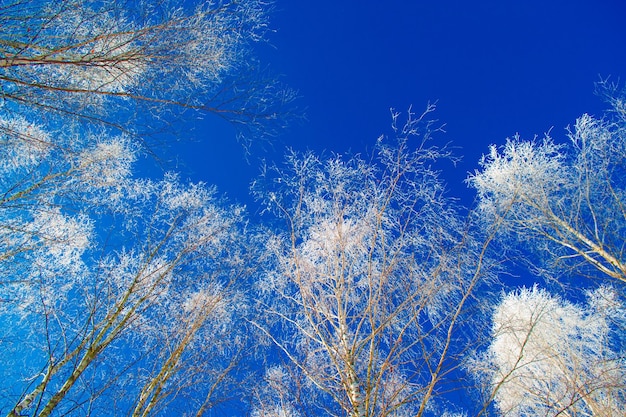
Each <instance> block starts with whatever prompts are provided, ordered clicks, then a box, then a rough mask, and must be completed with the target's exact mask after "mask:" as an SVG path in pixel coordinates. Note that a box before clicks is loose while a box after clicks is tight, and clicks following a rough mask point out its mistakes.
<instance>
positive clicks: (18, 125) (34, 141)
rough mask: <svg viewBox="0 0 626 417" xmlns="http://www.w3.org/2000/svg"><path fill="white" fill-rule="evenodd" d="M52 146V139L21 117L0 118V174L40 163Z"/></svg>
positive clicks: (3, 174)
mask: <svg viewBox="0 0 626 417" xmlns="http://www.w3.org/2000/svg"><path fill="white" fill-rule="evenodd" d="M52 146H53V144H52V138H51V136H50V134H48V132H46V131H45V130H44V129H43V128H42V127H41V126H38V125H36V124H34V123H30V122H28V121H27V120H26V119H24V118H23V117H19V116H17V117H13V118H9V119H6V118H3V117H1V116H0V173H1V174H2V176H3V177H4V176H5V175H7V174H9V173H11V172H13V171H16V170H19V169H28V168H31V167H33V166H34V165H36V164H38V163H41V162H42V161H43V160H44V159H45V158H46V156H47V155H48V153H49V152H50V148H51V147H52Z"/></svg>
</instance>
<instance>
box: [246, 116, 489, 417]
mask: <svg viewBox="0 0 626 417" xmlns="http://www.w3.org/2000/svg"><path fill="white" fill-rule="evenodd" d="M433 109H434V106H429V107H428V109H427V110H426V112H425V113H424V114H423V115H422V116H420V117H415V115H414V114H412V113H410V112H409V117H408V121H407V122H406V124H405V125H404V126H397V125H396V122H397V119H398V114H397V113H394V114H393V118H394V130H395V131H396V134H397V136H398V139H397V142H396V143H391V144H389V143H388V141H387V139H385V138H381V139H380V140H379V142H378V144H377V148H376V153H375V155H374V156H373V157H372V159H371V160H364V159H362V158H360V157H358V156H354V157H351V158H343V157H340V156H335V157H331V158H328V159H321V158H318V157H316V156H314V155H313V154H310V153H307V154H304V155H298V154H295V153H294V154H291V155H290V156H289V157H288V162H287V168H279V167H277V168H276V169H274V170H273V171H268V173H267V179H268V183H269V184H270V185H269V187H271V188H269V190H270V191H268V188H267V187H268V186H265V185H262V186H260V188H259V195H260V196H261V198H263V199H264V200H265V202H266V203H267V205H268V210H272V211H273V212H274V213H276V214H277V215H278V216H279V218H280V219H283V220H284V221H285V222H286V224H287V227H286V233H284V232H281V231H278V232H276V233H270V234H269V235H268V236H267V237H266V241H267V253H268V255H269V258H268V259H267V260H266V261H265V262H266V264H267V267H266V272H265V274H264V276H263V277H262V279H261V280H260V281H259V283H258V293H259V295H258V297H257V298H258V299H259V300H260V305H259V308H260V309H261V310H262V311H265V312H266V313H265V316H266V317H262V318H259V319H258V320H257V321H255V322H254V324H255V325H256V326H257V327H258V328H259V329H260V330H261V333H262V335H264V338H265V339H267V340H268V341H271V342H273V344H274V346H275V348H276V349H277V350H278V351H279V356H280V357H281V358H282V360H280V361H274V362H270V363H269V364H268V368H267V372H266V383H267V386H266V388H265V389H262V390H260V392H259V395H258V404H257V407H256V410H255V413H256V415H259V416H283V415H322V414H324V415H350V416H354V417H357V416H359V417H360V416H374V415H376V416H388V415H412V416H415V415H417V416H420V415H423V414H425V413H427V412H429V411H433V410H434V408H435V407H436V405H435V403H434V401H433V398H434V397H436V396H437V394H438V392H439V391H440V390H443V391H445V390H446V389H449V388H450V386H448V385H446V381H447V379H448V378H449V377H450V375H451V374H453V373H454V372H455V369H456V368H457V367H458V366H459V362H457V359H458V357H457V355H460V354H461V353H462V352H463V350H464V349H466V348H467V346H468V345H469V343H470V342H469V341H468V340H465V339H464V334H463V332H462V331H461V329H463V328H464V326H465V325H466V323H464V320H466V319H467V316H466V315H465V313H466V309H467V308H468V306H469V305H470V304H472V298H471V297H472V294H473V291H474V290H475V288H476V286H477V285H478V283H479V282H480V278H481V277H482V276H483V273H484V271H483V269H482V267H481V261H482V254H483V252H482V250H483V247H482V246H481V245H480V244H478V243H477V242H476V241H475V240H473V238H472V237H471V236H470V235H469V233H468V225H467V224H465V223H464V222H463V221H462V219H461V218H460V216H459V215H458V214H457V213H456V212H455V210H454V209H453V208H452V206H451V205H450V202H449V201H448V200H447V199H446V198H445V197H444V195H443V193H444V188H443V186H442V184H441V182H440V180H439V179H438V177H437V173H436V172H435V171H434V170H433V169H432V168H430V165H431V164H432V163H434V162H435V161H436V160H437V159H439V158H442V157H447V156H449V155H448V153H447V151H446V150H445V149H437V148H435V147H430V146H429V145H428V141H429V139H430V136H431V133H432V122H430V121H427V115H428V113H430V112H431V111H432V110H433ZM272 184H273V185H272ZM271 190H273V191H271ZM463 341H465V342H467V344H464V342H463Z"/></svg>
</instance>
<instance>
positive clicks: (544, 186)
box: [468, 91, 626, 283]
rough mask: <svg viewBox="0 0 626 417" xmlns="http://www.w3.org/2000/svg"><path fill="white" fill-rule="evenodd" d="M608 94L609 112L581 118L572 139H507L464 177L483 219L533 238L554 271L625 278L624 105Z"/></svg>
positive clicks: (547, 136)
mask: <svg viewBox="0 0 626 417" xmlns="http://www.w3.org/2000/svg"><path fill="white" fill-rule="evenodd" d="M612 93H614V91H613V92H612ZM611 97H612V98H611V102H612V105H613V112H612V113H610V114H609V115H608V116H607V117H606V118H602V119H600V118H596V117H593V116H590V115H588V114H585V115H583V116H581V117H580V118H578V120H577V121H576V123H575V125H574V126H573V127H572V128H571V129H569V130H568V136H569V139H570V140H569V143H565V144H557V143H556V142H555V141H554V140H553V139H552V138H551V137H550V136H549V135H546V137H545V138H544V139H543V140H540V141H539V140H535V141H524V140H522V139H520V138H519V137H515V138H513V139H509V140H507V142H506V144H505V145H504V146H503V147H502V148H498V147H496V146H492V147H491V150H490V152H489V154H488V155H486V156H484V157H483V159H482V161H481V165H482V169H481V170H479V171H477V172H475V173H474V174H473V175H472V176H471V177H470V178H469V180H468V181H469V183H470V184H471V185H472V186H473V187H474V188H476V190H477V192H478V197H479V209H480V210H481V211H482V213H483V216H484V218H485V221H486V223H487V224H489V223H490V222H493V221H494V220H495V222H496V223H498V224H499V227H501V230H506V231H508V232H511V233H512V234H514V235H516V236H519V237H520V238H521V239H522V240H524V241H529V242H532V243H531V245H532V246H533V247H535V248H540V249H541V252H542V254H544V256H545V257H546V258H548V260H549V261H550V262H551V263H552V264H553V265H556V267H557V270H558V269H560V270H561V271H563V270H566V271H574V272H575V273H577V274H583V275H592V276H596V277H597V276H601V277H604V278H608V279H610V280H614V281H619V282H621V283H626V259H625V253H626V252H625V249H626V246H625V244H626V241H625V240H624V236H626V182H625V180H624V179H625V178H626V130H625V129H626V111H625V110H624V102H623V100H622V98H621V96H619V95H615V94H612V95H611Z"/></svg>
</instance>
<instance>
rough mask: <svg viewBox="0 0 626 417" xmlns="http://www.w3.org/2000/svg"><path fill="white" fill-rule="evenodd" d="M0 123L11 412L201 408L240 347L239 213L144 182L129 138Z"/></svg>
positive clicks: (0, 276)
mask: <svg viewBox="0 0 626 417" xmlns="http://www.w3.org/2000/svg"><path fill="white" fill-rule="evenodd" d="M0 123H2V124H3V126H4V127H5V129H4V130H3V131H2V132H0V149H1V151H2V153H3V157H2V159H1V160H0V187H1V191H0V193H1V194H0V195H1V196H2V197H1V199H0V299H1V300H2V302H1V303H0V326H1V328H2V332H1V336H0V350H1V351H2V361H1V365H0V374H1V375H2V377H1V380H2V383H1V386H2V388H1V390H0V391H1V392H2V395H1V396H0V410H1V411H2V412H3V413H5V414H8V415H11V416H18V415H20V416H23V415H32V416H35V415H37V416H47V415H65V414H68V413H69V414H85V415H114V414H124V415H135V416H146V415H155V414H157V413H159V412H161V413H168V412H169V413H176V414H180V415H182V414H184V413H193V414H196V413H198V414H201V413H202V412H203V410H205V409H206V408H208V407H210V406H212V405H213V404H214V402H215V401H217V400H219V399H221V395H222V394H223V390H222V389H223V388H226V387H228V386H229V384H230V382H229V375H230V372H231V370H232V369H233V366H234V364H235V363H236V361H237V359H238V352H240V351H241V349H242V346H243V345H242V339H241V337H240V335H239V334H238V331H237V329H238V326H237V325H236V324H235V323H237V320H236V318H235V317H234V314H235V312H241V313H242V312H244V311H245V309H243V308H241V307H242V306H241V304H242V303H241V295H239V293H238V290H237V289H236V288H235V286H234V282H236V279H237V275H238V274H244V273H245V265H244V263H245V261H244V260H243V258H242V252H241V250H242V246H241V242H242V240H243V239H242V237H241V236H240V234H239V232H238V225H237V224H238V223H239V221H240V219H241V210H240V209H238V208H236V207H229V208H227V207H222V206H221V204H220V203H219V201H218V200H216V199H215V197H214V196H213V192H212V191H211V190H210V189H208V188H207V187H205V186H204V185H202V184H183V183H181V181H180V180H179V179H178V178H177V177H176V176H175V175H172V174H167V175H166V176H165V177H164V178H163V179H161V180H145V179H138V178H134V177H133V176H132V175H131V174H132V169H131V168H132V163H133V161H134V160H135V158H136V157H137V153H138V148H137V147H136V146H134V145H133V142H132V141H130V140H129V139H128V138H126V137H124V136H118V137H108V136H106V135H94V134H90V133H88V132H80V134H79V133H73V132H71V131H70V132H67V133H66V134H56V135H51V134H49V133H47V132H46V131H45V129H44V128H43V127H41V126H37V125H34V124H31V123H28V122H26V121H25V120H23V119H19V118H16V119H13V120H7V119H2V120H0ZM7 131H10V132H11V135H10V136H9V135H7V134H5V133H4V132H7Z"/></svg>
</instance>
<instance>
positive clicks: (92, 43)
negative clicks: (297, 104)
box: [0, 0, 289, 132]
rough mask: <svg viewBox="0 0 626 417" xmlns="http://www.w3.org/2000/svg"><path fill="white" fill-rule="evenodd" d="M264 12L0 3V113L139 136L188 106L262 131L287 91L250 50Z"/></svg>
mask: <svg viewBox="0 0 626 417" xmlns="http://www.w3.org/2000/svg"><path fill="white" fill-rule="evenodd" d="M267 9H268V4H267V3H265V2H264V1H261V0H235V1H229V0H223V1H222V0H219V1H197V2H192V3H190V2H184V1H177V0H172V1H169V0H167V1H153V2H150V1H126V0H106V1H92V0H70V1H59V0H12V1H7V2H3V4H2V5H1V6H0V26H1V27H2V33H1V34H0V112H2V113H10V112H15V113H17V114H20V115H25V113H26V111H28V112H35V113H36V118H37V119H41V118H44V117H45V118H46V119H48V120H49V119H50V118H53V117H58V116H60V117H61V121H60V122H59V121H57V123H62V124H64V125H65V124H66V123H67V121H68V120H70V119H77V120H80V121H81V122H90V123H99V124H100V125H103V126H116V127H118V128H122V129H126V130H128V131H132V132H137V131H139V130H140V129H139V128H140V124H142V125H143V126H144V127H147V126H148V125H150V126H152V129H151V130H152V131H156V130H157V129H156V128H154V125H155V124H158V126H159V127H162V126H163V125H164V124H167V123H169V122H171V120H169V119H167V118H166V119H162V117H163V115H164V114H168V113H172V112H178V111H180V110H181V109H185V108H187V109H188V108H192V109H198V110H201V111H208V112H211V113H213V114H216V115H219V116H222V117H225V118H226V119H228V120H229V121H231V122H233V123H235V124H236V125H238V126H240V127H242V128H243V129H252V130H258V129H262V130H263V129H265V128H269V127H270V124H272V123H276V122H277V121H279V120H280V119H279V118H277V114H276V112H277V111H280V110H278V107H277V105H279V104H280V103H281V101H283V100H289V97H288V96H289V95H288V94H287V95H285V92H284V91H283V90H281V88H279V87H278V86H277V85H276V83H274V82H270V81H268V77H265V76H263V75H262V74H261V71H259V68H258V66H255V64H253V60H252V59H251V57H250V54H249V46H250V44H251V42H255V41H257V40H259V39H262V38H263V36H264V34H265V32H266V30H267V27H266V24H267V21H266V12H267ZM281 91H282V92H281ZM131 124H132V125H131Z"/></svg>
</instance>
